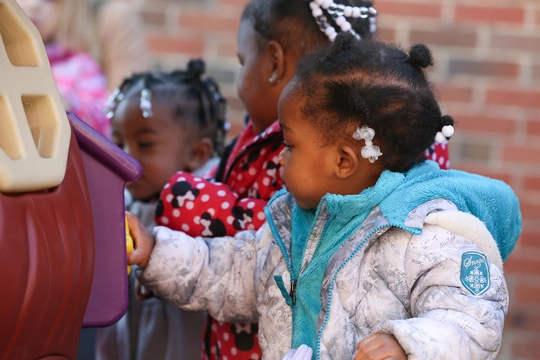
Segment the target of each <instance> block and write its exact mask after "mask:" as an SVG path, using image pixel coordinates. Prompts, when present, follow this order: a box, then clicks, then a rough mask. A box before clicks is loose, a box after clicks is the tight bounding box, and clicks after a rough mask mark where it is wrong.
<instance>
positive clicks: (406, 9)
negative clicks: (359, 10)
mask: <svg viewBox="0 0 540 360" xmlns="http://www.w3.org/2000/svg"><path fill="white" fill-rule="evenodd" d="M375 8H376V9H377V11H378V12H379V15H378V16H379V17H381V18H384V17H386V16H387V15H397V16H399V17H401V18H405V17H412V18H414V17H427V18H440V17H441V5H440V4H432V3H425V2H423V3H419V2H412V1H407V2H397V1H381V2H377V3H376V4H375Z"/></svg>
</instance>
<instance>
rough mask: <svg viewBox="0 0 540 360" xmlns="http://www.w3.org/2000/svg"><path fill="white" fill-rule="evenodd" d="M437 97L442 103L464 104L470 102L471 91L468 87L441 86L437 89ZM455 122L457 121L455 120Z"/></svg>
mask: <svg viewBox="0 0 540 360" xmlns="http://www.w3.org/2000/svg"><path fill="white" fill-rule="evenodd" d="M437 96H438V98H439V100H440V101H442V102H445V103H446V102H466V103H470V102H471V101H472V96H473V89H472V88H471V87H469V86H457V85H450V84H441V85H439V86H438V87H437ZM456 120H457V119H456Z"/></svg>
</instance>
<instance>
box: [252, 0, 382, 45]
mask: <svg viewBox="0 0 540 360" xmlns="http://www.w3.org/2000/svg"><path fill="white" fill-rule="evenodd" d="M334 2H335V3H336V4H343V5H348V6H358V7H360V6H365V7H370V6H372V4H373V2H372V1H366V0H334ZM309 3H310V1H306V0H251V1H250V2H249V3H248V4H247V5H246V7H245V8H244V12H243V13H242V21H245V20H249V21H252V23H253V28H254V29H255V31H256V32H257V33H258V34H260V35H261V36H262V37H263V38H264V39H266V40H276V41H279V43H280V44H282V46H284V47H285V49H286V50H287V49H297V50H298V51H300V52H301V53H305V52H309V51H312V50H313V49H315V48H317V47H321V46H325V45H327V44H329V42H330V41H329V40H328V37H327V36H326V35H325V34H324V33H323V32H322V31H321V30H320V29H319V25H318V24H317V22H316V21H315V18H314V17H313V15H312V14H311V11H312V10H311V8H310V7H309ZM371 18H373V15H370V16H369V17H367V18H365V19H361V18H356V19H352V18H350V19H348V20H349V22H350V23H351V25H352V28H353V30H354V31H356V33H357V34H358V35H360V37H362V38H371V37H372V35H373V34H372V33H371V32H370V21H371ZM328 20H329V22H330V23H331V24H332V25H333V26H334V27H337V26H336V25H335V23H334V21H333V20H332V19H331V17H330V16H329V17H328Z"/></svg>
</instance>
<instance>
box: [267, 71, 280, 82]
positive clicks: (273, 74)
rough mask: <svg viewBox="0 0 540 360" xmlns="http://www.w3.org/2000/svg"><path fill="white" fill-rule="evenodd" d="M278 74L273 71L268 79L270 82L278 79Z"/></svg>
mask: <svg viewBox="0 0 540 360" xmlns="http://www.w3.org/2000/svg"><path fill="white" fill-rule="evenodd" d="M276 76H277V74H276V73H275V72H273V73H272V75H271V76H270V78H269V79H268V81H269V82H270V83H273V82H274V81H276ZM279 81H281V80H278V84H279Z"/></svg>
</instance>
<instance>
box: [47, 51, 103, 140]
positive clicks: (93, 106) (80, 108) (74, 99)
mask: <svg viewBox="0 0 540 360" xmlns="http://www.w3.org/2000/svg"><path fill="white" fill-rule="evenodd" d="M45 50H46V51H47V56H48V57H49V62H50V63H51V69H52V72H53V76H54V79H55V81H56V85H57V87H58V91H59V92H60V96H61V97H62V100H63V102H64V107H65V108H66V110H69V111H71V112H72V113H74V114H75V115H77V117H79V118H81V119H82V120H84V121H85V122H86V123H88V124H89V125H90V126H92V127H93V128H94V129H95V130H97V131H98V132H99V133H100V134H102V135H103V136H105V137H106V138H110V125H109V120H108V119H107V118H106V117H105V114H104V108H105V102H106V101H107V97H108V95H109V92H108V90H107V81H106V79H105V75H104V74H103V72H102V71H101V68H100V66H99V64H98V62H97V61H96V60H94V59H93V58H92V56H90V55H89V54H87V53H84V52H76V51H69V50H67V49H64V48H63V47H61V46H59V45H57V44H48V45H46V46H45Z"/></svg>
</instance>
